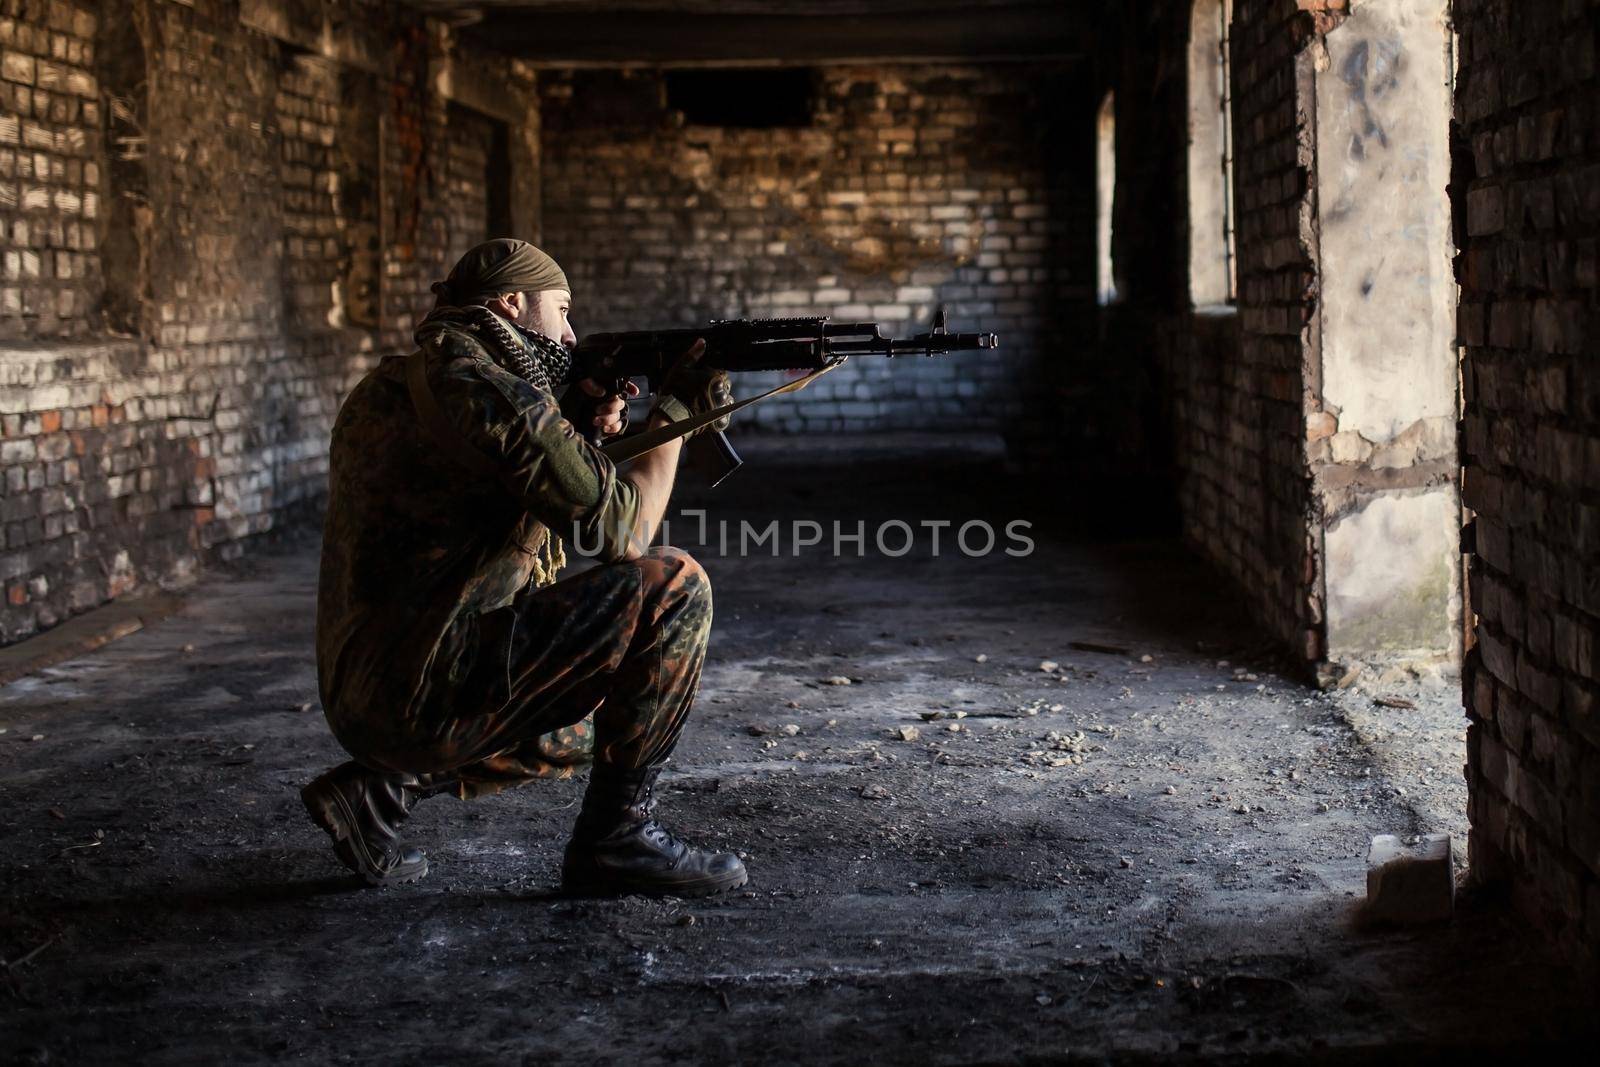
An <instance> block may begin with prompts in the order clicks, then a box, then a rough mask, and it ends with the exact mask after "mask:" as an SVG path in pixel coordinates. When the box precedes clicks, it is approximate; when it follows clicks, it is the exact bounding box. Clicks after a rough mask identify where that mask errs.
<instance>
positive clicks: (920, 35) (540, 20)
mask: <svg viewBox="0 0 1600 1067" xmlns="http://www.w3.org/2000/svg"><path fill="white" fill-rule="evenodd" d="M405 2H406V3H408V4H410V6H412V7H414V8H417V9H418V10H421V11H426V12H428V13H429V14H433V15H437V16H439V17H441V18H445V19H448V20H450V21H451V22H454V23H456V24H457V25H459V26H460V27H461V28H462V33H463V34H464V35H465V36H466V37H468V38H469V39H471V40H473V41H474V42H475V43H477V44H481V45H486V46H490V47H493V48H497V49H499V50H501V51H504V52H508V53H510V54H512V55H516V56H519V57H521V58H523V59H525V60H528V61H529V62H531V63H534V64H536V65H539V66H551V67H566V66H576V67H582V66H704V65H719V64H741V65H743V64H801V63H803V64H813V63H825V62H864V61H870V60H875V59H900V60H908V59H911V60H914V59H926V60H937V59H958V60H984V59H989V60H1013V59H1075V58H1081V57H1083V56H1085V55H1087V54H1088V51H1089V44H1088V40H1089V38H1090V35H1091V33H1092V28H1093V27H1092V23H1093V21H1094V19H1093V16H1094V13H1095V9H1097V8H1098V6H1099V5H1098V4H1097V3H1093V2H1091V0H1056V2H1053V3H1051V2H1040V0H724V2H719V0H405Z"/></svg>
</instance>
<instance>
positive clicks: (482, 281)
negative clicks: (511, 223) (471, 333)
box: [433, 237, 572, 309]
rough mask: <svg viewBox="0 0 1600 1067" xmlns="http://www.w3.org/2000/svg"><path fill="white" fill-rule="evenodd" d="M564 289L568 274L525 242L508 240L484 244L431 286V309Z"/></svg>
mask: <svg viewBox="0 0 1600 1067" xmlns="http://www.w3.org/2000/svg"><path fill="white" fill-rule="evenodd" d="M544 289H566V290H567V291H568V292H571V291H572V287H571V286H570V285H568V284H567V275H566V272H564V271H563V270H562V269H561V268H560V267H559V266H557V265H556V261H555V260H553V259H551V258H550V257H549V256H547V255H545V253H543V252H541V251H539V250H538V249H537V248H535V247H533V245H531V244H529V243H528V242H527V241H517V240H513V239H512V238H509V237H500V238H496V239H495V240H493V241H485V242H484V243H483V244H481V245H478V246H477V247H476V248H473V249H470V250H469V251H468V252H467V254H466V255H464V256H462V257H461V259H460V261H459V262H457V263H456V265H455V267H454V268H453V269H452V270H451V271H450V276H449V277H448V278H446V279H445V280H444V281H442V282H434V283H433V292H434V294H435V295H436V296H437V297H438V301H437V302H436V303H435V305H434V307H435V308H436V309H437V308H442V307H460V306H462V305H464V304H468V303H477V302H478V301H479V300H480V299H482V298H486V297H490V296H497V295H500V294H502V293H537V292H539V291H541V290H544Z"/></svg>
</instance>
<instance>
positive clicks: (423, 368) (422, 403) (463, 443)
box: [406, 348, 500, 482]
mask: <svg viewBox="0 0 1600 1067" xmlns="http://www.w3.org/2000/svg"><path fill="white" fill-rule="evenodd" d="M406 389H407V390H408V391H409V392H410V393H411V406H412V407H413V408H415V409H416V411H417V418H418V419H420V420H421V421H422V425H423V426H424V427H425V428H426V429H427V431H428V434H429V436H431V437H432V438H433V442H434V444H436V445H438V446H439V447H440V448H442V449H444V452H445V454H446V455H447V456H449V457H450V458H451V459H453V460H455V461H456V462H457V463H459V464H461V465H462V466H463V467H466V468H467V469H468V470H470V471H472V472H473V473H474V474H477V475H479V476H480V477H483V478H487V479H489V480H491V481H495V482H498V481H499V480H500V468H499V467H497V466H495V464H494V462H493V461H492V460H490V459H489V457H488V456H486V455H484V454H483V453H482V452H480V451H478V449H477V448H475V447H474V446H473V445H472V443H471V442H470V441H468V440H467V439H466V437H465V436H464V435H463V434H462V433H461V431H460V430H458V429H456V428H455V426H453V425H452V424H451V422H450V420H449V419H447V418H445V417H444V412H442V411H440V410H439V401H438V400H437V399H435V398H434V395H433V389H432V388H431V387H430V386H429V385H428V357H427V354H426V353H424V352H423V350H422V349H420V348H419V349H417V350H416V351H415V352H412V353H411V355H409V356H407V357H406Z"/></svg>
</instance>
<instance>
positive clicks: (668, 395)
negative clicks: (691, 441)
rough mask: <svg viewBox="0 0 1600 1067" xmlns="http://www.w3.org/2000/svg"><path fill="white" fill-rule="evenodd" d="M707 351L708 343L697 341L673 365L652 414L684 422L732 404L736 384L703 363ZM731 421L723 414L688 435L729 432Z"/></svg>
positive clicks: (726, 374)
mask: <svg viewBox="0 0 1600 1067" xmlns="http://www.w3.org/2000/svg"><path fill="white" fill-rule="evenodd" d="M705 350H706V346H705V342H704V341H696V342H695V343H694V347H692V348H690V349H689V351H687V352H685V353H684V354H683V356H682V357H681V358H679V360H678V362H676V363H674V364H673V365H672V369H671V370H669V371H667V376H666V378H665V379H663V380H662V382H661V388H660V390H659V392H658V394H657V396H656V402H655V407H654V408H653V409H652V411H651V414H660V415H662V416H663V417H665V418H667V419H669V420H671V421H672V422H682V421H683V420H684V419H688V418H692V417H694V416H696V415H703V414H705V413H706V412H708V411H710V410H712V409H713V408H720V407H723V406H725V405H727V404H731V403H733V385H732V383H731V382H729V381H728V372H727V371H725V370H717V369H715V368H712V367H707V366H705V365H704V364H702V363H701V357H703V356H704V354H705ZM728 421H729V417H728V416H726V415H724V416H723V417H722V418H720V419H717V420H716V421H715V422H712V423H709V424H707V425H705V426H702V427H700V429H698V430H696V431H695V432H694V433H693V434H690V435H689V436H691V437H693V436H695V435H697V434H700V433H704V432H705V431H706V430H726V429H727V428H728Z"/></svg>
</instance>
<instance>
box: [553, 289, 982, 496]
mask: <svg viewBox="0 0 1600 1067" xmlns="http://www.w3.org/2000/svg"><path fill="white" fill-rule="evenodd" d="M699 339H704V340H705V343H706V350H705V355H704V356H702V357H701V359H702V362H703V363H704V364H705V365H706V366H708V367H714V368H718V369H721V370H726V371H730V372H741V371H775V370H787V371H807V372H814V371H821V370H823V369H825V368H828V367H831V366H834V365H837V364H838V363H841V362H843V361H844V360H845V359H847V358H849V357H850V356H888V357H890V358H893V357H895V356H942V355H947V354H948V353H951V352H970V351H974V350H977V349H982V348H995V347H998V345H999V343H1000V341H999V338H998V337H996V336H995V335H994V334H992V333H950V332H948V331H947V330H946V329H945V317H944V309H943V308H940V309H939V311H938V313H937V314H935V315H934V317H933V323H932V325H930V326H929V328H928V332H927V333H920V334H917V335H916V336H915V337H906V338H898V337H885V336H883V330H882V328H881V327H880V326H879V325H878V324H877V323H875V322H830V321H829V320H828V318H827V317H826V316H818V317H815V318H792V319H713V320H712V322H711V323H710V325H708V326H705V327H703V328H699V329H677V330H635V331H631V332H627V333H593V334H590V335H589V336H587V337H585V338H584V339H583V340H582V341H580V342H578V347H577V349H576V350H575V351H574V353H573V361H572V377H573V379H574V380H577V379H584V378H592V379H594V380H595V381H597V382H602V383H606V382H610V383H615V384H614V387H613V389H612V390H611V391H612V392H615V393H618V394H620V395H623V396H626V395H627V383H628V382H629V381H630V380H632V379H635V378H643V379H645V381H646V387H645V389H644V393H645V394H650V393H654V392H656V390H657V389H658V388H659V386H660V384H661V380H662V379H663V378H664V377H665V376H666V373H667V371H668V370H669V369H671V367H672V364H673V363H674V362H676V361H677V359H678V357H679V356H681V355H683V353H684V352H686V351H687V350H688V349H689V346H690V345H692V344H694V342H695V341H696V340H699ZM589 433H590V435H591V440H595V441H596V443H598V433H599V431H598V430H591V431H589ZM709 439H710V441H711V443H712V445H713V446H714V448H715V449H716V453H717V455H718V457H719V461H720V465H721V468H722V469H721V471H720V473H718V474H717V475H716V477H715V478H714V480H713V482H712V484H713V485H715V484H716V483H717V482H720V481H722V479H723V478H726V477H727V476H728V475H729V474H732V473H733V472H734V470H736V469H737V468H738V467H739V465H740V464H741V463H742V462H743V460H741V459H740V458H739V453H737V452H735V451H734V449H733V446H732V445H731V444H729V443H728V438H727V435H726V434H724V433H721V432H720V431H719V432H717V433H715V434H712V435H711V436H710V438H709Z"/></svg>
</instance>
